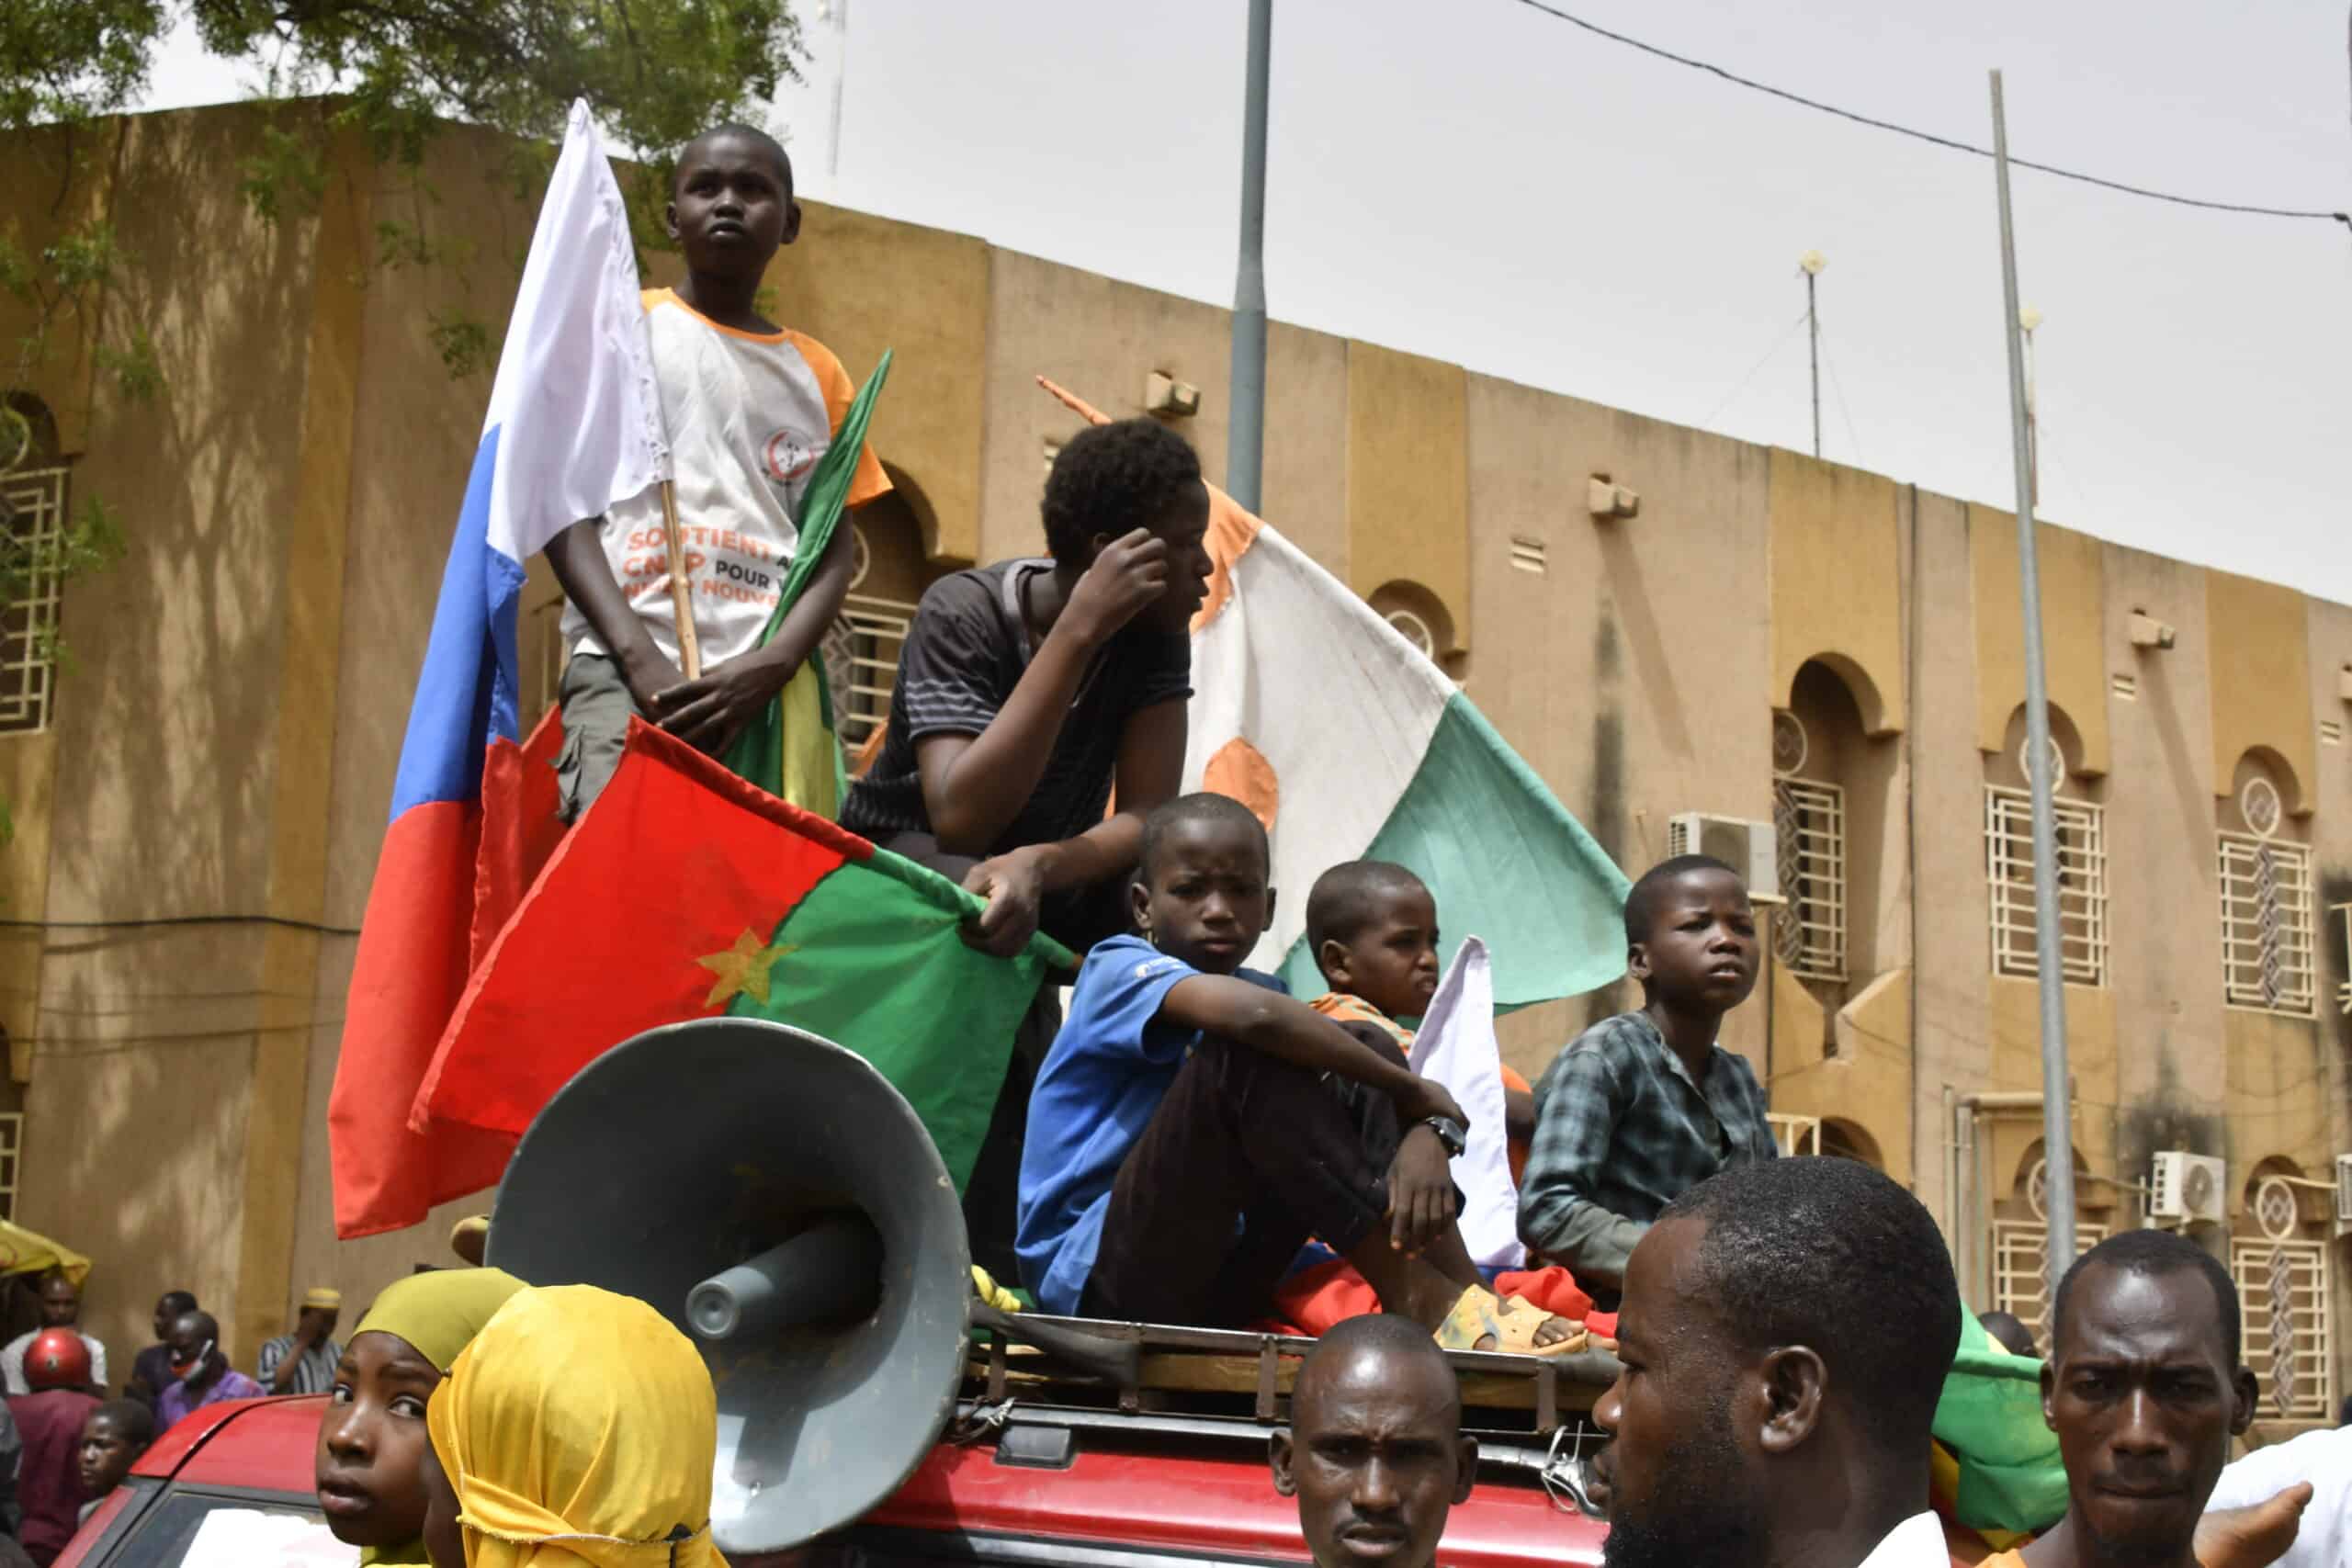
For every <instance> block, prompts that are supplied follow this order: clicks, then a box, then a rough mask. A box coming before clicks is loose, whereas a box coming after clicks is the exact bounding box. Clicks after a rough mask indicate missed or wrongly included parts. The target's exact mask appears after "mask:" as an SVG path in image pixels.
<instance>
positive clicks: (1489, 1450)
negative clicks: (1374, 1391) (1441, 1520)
mask: <svg viewBox="0 0 2352 1568" xmlns="http://www.w3.org/2000/svg"><path fill="white" fill-rule="evenodd" d="M975 1316H976V1324H975V1328H974V1335H973V1346H972V1353H971V1355H970V1357H969V1358H968V1359H967V1362H966V1366H965V1382H964V1392H963V1398H962V1400H961V1401H960V1403H959V1404H958V1405H957V1410H956V1418H955V1420H954V1422H953V1423H951V1425H950V1426H949V1427H948V1430H947V1432H946V1434H945V1439H944V1440H946V1441H947V1442H950V1443H955V1444H973V1443H981V1442H987V1441H989V1440H991V1439H994V1438H1000V1437H1001V1434H1002V1433H1003V1432H1004V1431H1005V1430H1006V1429H1007V1428H1008V1427H1052V1428H1061V1429H1064V1430H1067V1431H1068V1432H1069V1433H1070V1434H1071V1437H1070V1439H1069V1440H1070V1441H1072V1442H1083V1443H1084V1444H1085V1445H1086V1446H1088V1447H1097V1446H1125V1445H1128V1444H1133V1443H1153V1442H1164V1441H1166V1440H1168V1439H1170V1438H1178V1439H1182V1440H1186V1441H1196V1442H1201V1443H1205V1444H1213V1445H1227V1444H1232V1443H1236V1442H1239V1443H1246V1444H1249V1445H1251V1446H1253V1447H1262V1445H1263V1443H1264V1442H1265V1439H1266V1437H1267V1435H1268V1434H1269V1433H1270V1432H1271V1431H1272V1429H1273V1428H1275V1427H1279V1426H1281V1425H1283V1423H1284V1422H1285V1421H1287V1419H1288V1418H1289V1395H1290V1393H1291V1389H1292V1386H1293V1384H1294V1383H1295V1382H1296V1379H1297V1375H1298V1369H1299V1365H1300V1362H1301V1360H1302V1359H1303V1358H1304V1357H1305V1356H1306V1353H1307V1351H1309V1350H1310V1349H1312V1348H1314V1346H1315V1341H1314V1340H1313V1339H1312V1338H1308V1337H1303V1336H1298V1335H1291V1334H1281V1333H1267V1332H1259V1331H1255V1330H1237V1329H1219V1328H1187V1327H1182V1326H1178V1325H1170V1324H1156V1323H1114V1322H1106V1321H1103V1320H1100V1319H1092V1318H1075V1317H1057V1316H1054V1315H1051V1314H1045V1313H1026V1312H1024V1313H1019V1314H997V1313H992V1312H989V1313H980V1314H975ZM1441 1353H1442V1355H1443V1356H1444V1357H1445V1359H1446V1361H1447V1363H1448V1364H1449V1365H1450V1366H1452V1367H1453V1372H1454V1376H1455V1378H1456V1379H1457V1380H1458V1381H1459V1382H1460V1383H1461V1387H1462V1404H1463V1429H1464V1431H1465V1432H1466V1433H1468V1434H1469V1435H1470V1436H1472V1437H1475V1438H1477V1439H1478V1453H1479V1462H1480V1466H1481V1468H1482V1469H1490V1470H1495V1471H1498V1472H1502V1473H1504V1474H1506V1475H1510V1476H1512V1477H1514V1478H1516V1479H1519V1480H1521V1481H1530V1482H1536V1483H1541V1484H1543V1485H1544V1488H1545V1489H1546V1490H1547V1491H1549V1492H1551V1493H1552V1495H1553V1496H1554V1498H1555V1501H1557V1502H1559V1503H1560V1504H1561V1505H1562V1506H1583V1507H1585V1508H1586V1509H1587V1511H1589V1498H1588V1495H1587V1492H1586V1479H1585V1478H1586V1463H1587V1458H1586V1456H1588V1455H1589V1454H1590V1453H1591V1452H1593V1451H1594V1450H1598V1449H1599V1448H1600V1447H1601V1446H1602V1445H1603V1444H1604V1443H1606V1441H1607V1440H1608V1439H1607V1435H1606V1434H1605V1433H1603V1432H1602V1431H1600V1429H1599V1428H1598V1427H1596V1426H1594V1424H1593V1423H1592V1420H1591V1411H1592V1406H1593V1404H1595V1403H1596V1402H1597V1401H1598V1400H1599V1399H1600V1395H1601V1394H1602V1393H1605V1392H1607V1390H1608V1388H1609V1385H1610V1384H1611V1382H1614V1381H1615V1379H1616V1376H1617V1371H1618V1362H1617V1358H1616V1357H1615V1356H1613V1355H1611V1354H1610V1353H1609V1352H1608V1351H1606V1350H1601V1349H1585V1350H1579V1351H1573V1352H1570V1353H1568V1354H1566V1355H1562V1356H1555V1357H1539V1356H1523V1355H1512V1354H1508V1353H1504V1352H1499V1351H1492V1350H1447V1351H1442V1352H1441Z"/></svg>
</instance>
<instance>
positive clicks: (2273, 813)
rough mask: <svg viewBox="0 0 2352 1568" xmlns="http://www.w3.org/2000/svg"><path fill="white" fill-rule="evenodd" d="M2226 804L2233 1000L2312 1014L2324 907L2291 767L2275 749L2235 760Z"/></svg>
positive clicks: (2226, 965) (2226, 941)
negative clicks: (2297, 808)
mask: <svg viewBox="0 0 2352 1568" xmlns="http://www.w3.org/2000/svg"><path fill="white" fill-rule="evenodd" d="M2232 785H2233V787H2232V789H2231V792H2230V795H2229V797H2228V798H2227V799H2225V800H2223V801H2222V804H2221V810H2220V813H2219V816H2220V822H2219V824H2218V827H2219V831H2218V833H2217V834H2216V840H2217V849H2218V852H2219V854H2220V857H2221V891H2222V993H2223V996H2224V998H2225V999H2226V1000H2227V1001H2228V1003H2229V1005H2230V1006H2232V1007H2239V1008H2254V1009H2257V1010H2261V1011H2264V1012H2281V1013H2289V1014H2291V1015H2293V1016H2295V1017H2298V1018H2309V1017H2311V1016H2312V1014H2313V1013H2314V1012H2315V1011H2316V1010H2317V1008H2318V1000H2319V981H2318V964H2317V956H2318V941H2317V937H2318V931H2319V911H2318V907H2317V902H2316V899H2315V897H2314V892H2315V888H2314V882H2315V878H2314V877H2313V875H2312V852H2311V846H2310V845H2309V844H2308V843H2306V842H2304V841H2303V840H2304V836H2305V833H2306V829H2305V826H2304V824H2303V823H2302V822H2301V820H2299V819H2297V818H2295V817H2294V816H2293V815H2292V808H2293V807H2294V805H2295V804H2296V800H2297V791H2296V789H2295V779H2294V774H2293V772H2292V771H2291V770H2290V769H2289V768H2288V767H2287V765H2286V762H2285V761H2283V760H2282V759H2280V758H2279V757H2278V754H2277V753H2275V752H2272V751H2269V750H2267V749H2259V748H2258V749H2256V750H2249V751H2247V752H2246V753H2245V756H2243V757H2241V758H2239V759H2238V765H2237V772H2236V777H2235V778H2234V779H2233V781H2232Z"/></svg>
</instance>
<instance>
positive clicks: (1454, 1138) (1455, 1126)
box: [1421, 1116, 1470, 1159]
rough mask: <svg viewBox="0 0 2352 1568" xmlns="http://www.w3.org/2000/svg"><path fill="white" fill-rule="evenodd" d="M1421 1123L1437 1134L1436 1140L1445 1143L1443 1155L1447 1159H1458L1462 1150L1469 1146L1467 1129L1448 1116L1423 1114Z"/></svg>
mask: <svg viewBox="0 0 2352 1568" xmlns="http://www.w3.org/2000/svg"><path fill="white" fill-rule="evenodd" d="M1421 1125H1422V1126H1424V1127H1427V1128H1428V1129H1429V1130H1430V1132H1432V1133H1435V1134H1437V1141H1438V1142H1439V1143H1441V1144H1443V1145H1445V1157H1446V1158H1448V1159H1460V1158H1461V1157H1462V1151H1463V1150H1464V1149H1465V1148H1468V1147H1469V1146H1470V1134H1469V1133H1468V1131H1467V1130H1466V1129H1464V1127H1463V1125H1462V1123H1461V1122H1456V1121H1453V1119H1452V1118H1450V1117H1445V1116H1424V1117H1422V1118H1421Z"/></svg>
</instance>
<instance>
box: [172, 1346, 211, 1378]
mask: <svg viewBox="0 0 2352 1568" xmlns="http://www.w3.org/2000/svg"><path fill="white" fill-rule="evenodd" d="M210 1359H212V1341H211V1340H209V1339H208V1340H206V1341H205V1342H204V1348H203V1349H201V1350H198V1352H197V1353H196V1355H195V1356H194V1357H193V1358H192V1359H188V1360H185V1361H174V1362H173V1363H172V1376H174V1377H175V1378H192V1377H194V1376H195V1375H196V1374H197V1373H198V1372H199V1371H203V1370H204V1363H205V1362H207V1361H209V1360H210Z"/></svg>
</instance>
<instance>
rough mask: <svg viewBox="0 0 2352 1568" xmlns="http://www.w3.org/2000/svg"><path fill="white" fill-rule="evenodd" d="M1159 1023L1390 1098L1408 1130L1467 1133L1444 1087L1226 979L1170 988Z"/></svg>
mask: <svg viewBox="0 0 2352 1568" xmlns="http://www.w3.org/2000/svg"><path fill="white" fill-rule="evenodd" d="M1159 1012H1160V1016H1161V1017H1163V1018H1165V1019H1167V1020H1168V1021H1170V1022H1171V1023H1174V1024H1178V1025H1181V1026H1182V1027H1183V1028H1185V1029H1196V1030H1199V1031H1200V1032H1202V1033H1204V1034H1214V1035H1216V1036H1218V1037H1219V1038H1221V1039H1225V1040H1230V1041H1232V1042H1233V1043H1236V1044H1238V1045H1245V1046H1247V1047H1249V1048H1250V1050H1253V1051H1262V1052H1264V1053H1265V1054H1266V1055H1269V1056H1272V1057H1274V1058H1276V1059H1277V1060H1279V1061H1284V1062H1288V1063H1290V1064H1291V1065H1292V1066H1298V1067H1304V1068H1306V1070H1307V1071H1309V1072H1313V1073H1337V1074H1338V1075H1339V1076H1340V1077H1343V1078H1347V1079H1350V1080H1351V1081H1353V1082H1355V1083H1360V1084H1363V1085H1365V1086H1366V1087H1367V1088H1370V1089H1376V1090H1378V1091H1379V1092H1380V1093H1382V1094H1385V1095H1386V1096H1388V1098H1389V1099H1390V1100H1393V1101H1394V1102H1395V1103H1396V1106H1397V1118H1398V1120H1400V1121H1403V1122H1408V1123H1411V1122H1421V1121H1425V1120H1427V1119H1428V1118H1430V1117H1431V1116H1442V1117H1444V1118H1445V1119H1446V1120H1447V1121H1449V1122H1454V1123H1455V1124H1457V1125H1462V1126H1466V1125H1468V1119H1467V1118H1466V1117H1464V1115H1463V1112H1462V1107H1461V1106H1459V1105H1457V1104H1455V1103H1454V1100H1453V1095H1451V1094H1449V1093H1447V1092H1446V1089H1445V1086H1444V1085H1443V1084H1441V1083H1438V1082H1436V1081H1435V1080H1433V1079H1430V1078H1425V1077H1420V1076H1419V1074H1417V1073H1415V1072H1414V1071H1413V1070H1412V1069H1411V1068H1409V1067H1408V1066H1404V1065H1403V1064H1401V1063H1398V1062H1396V1061H1392V1060H1391V1059H1389V1058H1388V1057H1387V1056H1385V1055H1381V1054H1380V1053H1379V1052H1378V1051H1375V1050H1374V1049H1373V1048H1372V1047H1371V1046H1370V1045H1367V1044H1365V1043H1363V1041H1361V1040H1359V1039H1357V1038H1356V1037H1355V1036H1354V1035H1352V1034H1351V1033H1349V1032H1347V1031H1346V1030H1345V1029H1344V1028H1342V1027H1340V1025H1339V1024H1337V1023H1334V1022H1332V1021H1330V1020H1329V1019H1328V1018H1325V1017H1324V1016H1323V1015H1322V1014H1321V1013H1319V1012H1317V1011H1316V1010H1314V1009H1313V1008H1311V1007H1308V1006H1307V1005H1306V1003H1305V1002H1302V1001H1300V1000H1298V999H1297V998H1295V997H1286V996H1284V995H1283V994H1282V993H1281V992H1280V991H1273V990H1269V989H1267V988H1266V987H1263V986H1256V985H1252V984H1250V982H1249V981H1247V980H1237V979H1235V978H1233V977H1232V976H1227V975H1195V976H1191V977H1190V978H1188V979H1184V980H1180V981H1178V982H1177V983H1176V984H1175V985H1173V986H1171V987H1169V990H1168V995H1167V997H1166V998H1164V999H1163V1000H1162V1001H1161V1002H1160V1004H1159Z"/></svg>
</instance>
